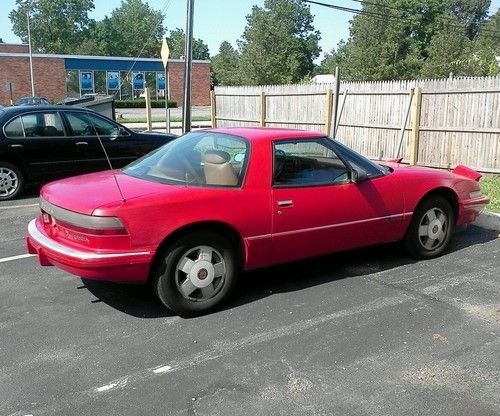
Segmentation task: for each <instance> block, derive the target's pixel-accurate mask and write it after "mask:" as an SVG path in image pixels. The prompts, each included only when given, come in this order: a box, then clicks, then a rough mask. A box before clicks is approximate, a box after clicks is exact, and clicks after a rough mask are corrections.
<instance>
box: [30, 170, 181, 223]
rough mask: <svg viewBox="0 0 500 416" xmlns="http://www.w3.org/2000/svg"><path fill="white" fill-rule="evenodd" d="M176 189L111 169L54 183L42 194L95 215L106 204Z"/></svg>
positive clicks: (62, 206) (61, 203) (62, 204)
mask: <svg viewBox="0 0 500 416" xmlns="http://www.w3.org/2000/svg"><path fill="white" fill-rule="evenodd" d="M117 183H118V184H119V185H120V187H119V188H118V185H117ZM176 188H179V187H176V186H170V185H165V184H160V183H157V182H151V181H146V180H144V179H139V178H135V177H133V176H129V175H125V174H124V173H123V172H121V171H120V170H114V171H111V170H108V171H103V172H97V173H90V174H88V175H81V176H75V177H71V178H67V179H61V180H58V181H55V182H51V183H49V184H47V185H45V186H44V187H43V188H42V190H41V192H40V196H41V197H42V198H43V199H45V200H46V201H48V202H50V203H51V204H54V205H57V206H59V207H61V208H65V209H68V210H70V211H74V212H79V213H81V214H87V215H91V214H92V213H93V212H94V211H95V210H96V209H97V208H99V207H102V206H104V205H107V206H109V205H111V204H122V203H123V202H125V201H127V200H130V199H133V198H138V197H141V196H144V195H148V194H154V193H165V192H168V191H169V189H170V190H171V191H175V190H176ZM124 200H125V201H124Z"/></svg>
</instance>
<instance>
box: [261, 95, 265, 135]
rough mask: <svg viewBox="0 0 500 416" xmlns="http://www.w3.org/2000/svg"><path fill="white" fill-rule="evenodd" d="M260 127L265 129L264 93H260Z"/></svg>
mask: <svg viewBox="0 0 500 416" xmlns="http://www.w3.org/2000/svg"><path fill="white" fill-rule="evenodd" d="M260 127H266V93H265V92H264V91H262V92H261V93H260Z"/></svg>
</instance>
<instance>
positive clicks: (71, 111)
mask: <svg viewBox="0 0 500 416" xmlns="http://www.w3.org/2000/svg"><path fill="white" fill-rule="evenodd" d="M61 113H62V114H63V117H64V121H65V122H66V123H67V126H68V130H69V131H70V132H71V135H68V137H81V135H78V134H75V132H74V131H73V127H71V123H70V121H69V117H68V115H69V114H83V115H85V116H87V117H88V116H95V117H97V118H100V119H101V120H104V121H105V122H107V123H110V124H113V125H114V126H115V127H116V128H117V129H118V131H119V132H121V131H123V130H124V131H125V132H126V133H127V135H126V136H124V137H130V136H131V133H130V131H129V129H128V128H127V127H125V126H122V125H121V124H118V123H117V122H115V121H114V120H111V119H109V118H107V117H104V116H102V115H101V114H99V113H95V112H93V111H85V110H78V109H75V108H72V109H65V111H62V112H61ZM120 136H121V134H120ZM88 137H97V136H88ZM99 137H106V138H107V137H113V135H112V134H100V135H99Z"/></svg>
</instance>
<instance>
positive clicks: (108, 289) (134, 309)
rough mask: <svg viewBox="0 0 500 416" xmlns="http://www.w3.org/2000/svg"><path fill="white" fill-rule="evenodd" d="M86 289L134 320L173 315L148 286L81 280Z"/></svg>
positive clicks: (99, 300) (100, 300)
mask: <svg viewBox="0 0 500 416" xmlns="http://www.w3.org/2000/svg"><path fill="white" fill-rule="evenodd" d="M82 283H83V284H84V285H85V286H83V287H82V286H80V288H86V289H88V291H89V292H90V293H92V294H93V295H94V296H95V297H96V298H97V300H93V301H92V302H94V303H96V302H104V303H106V304H107V305H109V306H111V307H112V308H115V309H117V310H119V311H121V312H124V313H126V314H128V315H131V316H135V317H136V318H145V319H151V318H164V317H167V316H173V315H174V314H173V313H172V312H170V311H169V310H168V309H167V308H165V307H164V306H163V305H162V304H161V302H160V301H159V300H158V299H157V298H156V297H155V295H154V294H153V293H152V291H151V288H150V287H149V286H148V285H128V284H119V283H113V282H102V281H98V280H90V279H82Z"/></svg>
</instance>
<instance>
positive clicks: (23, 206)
mask: <svg viewBox="0 0 500 416" xmlns="http://www.w3.org/2000/svg"><path fill="white" fill-rule="evenodd" d="M38 206H39V205H38V203H36V204H27V205H8V206H6V207H0V210H2V209H18V208H33V207H38Z"/></svg>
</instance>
